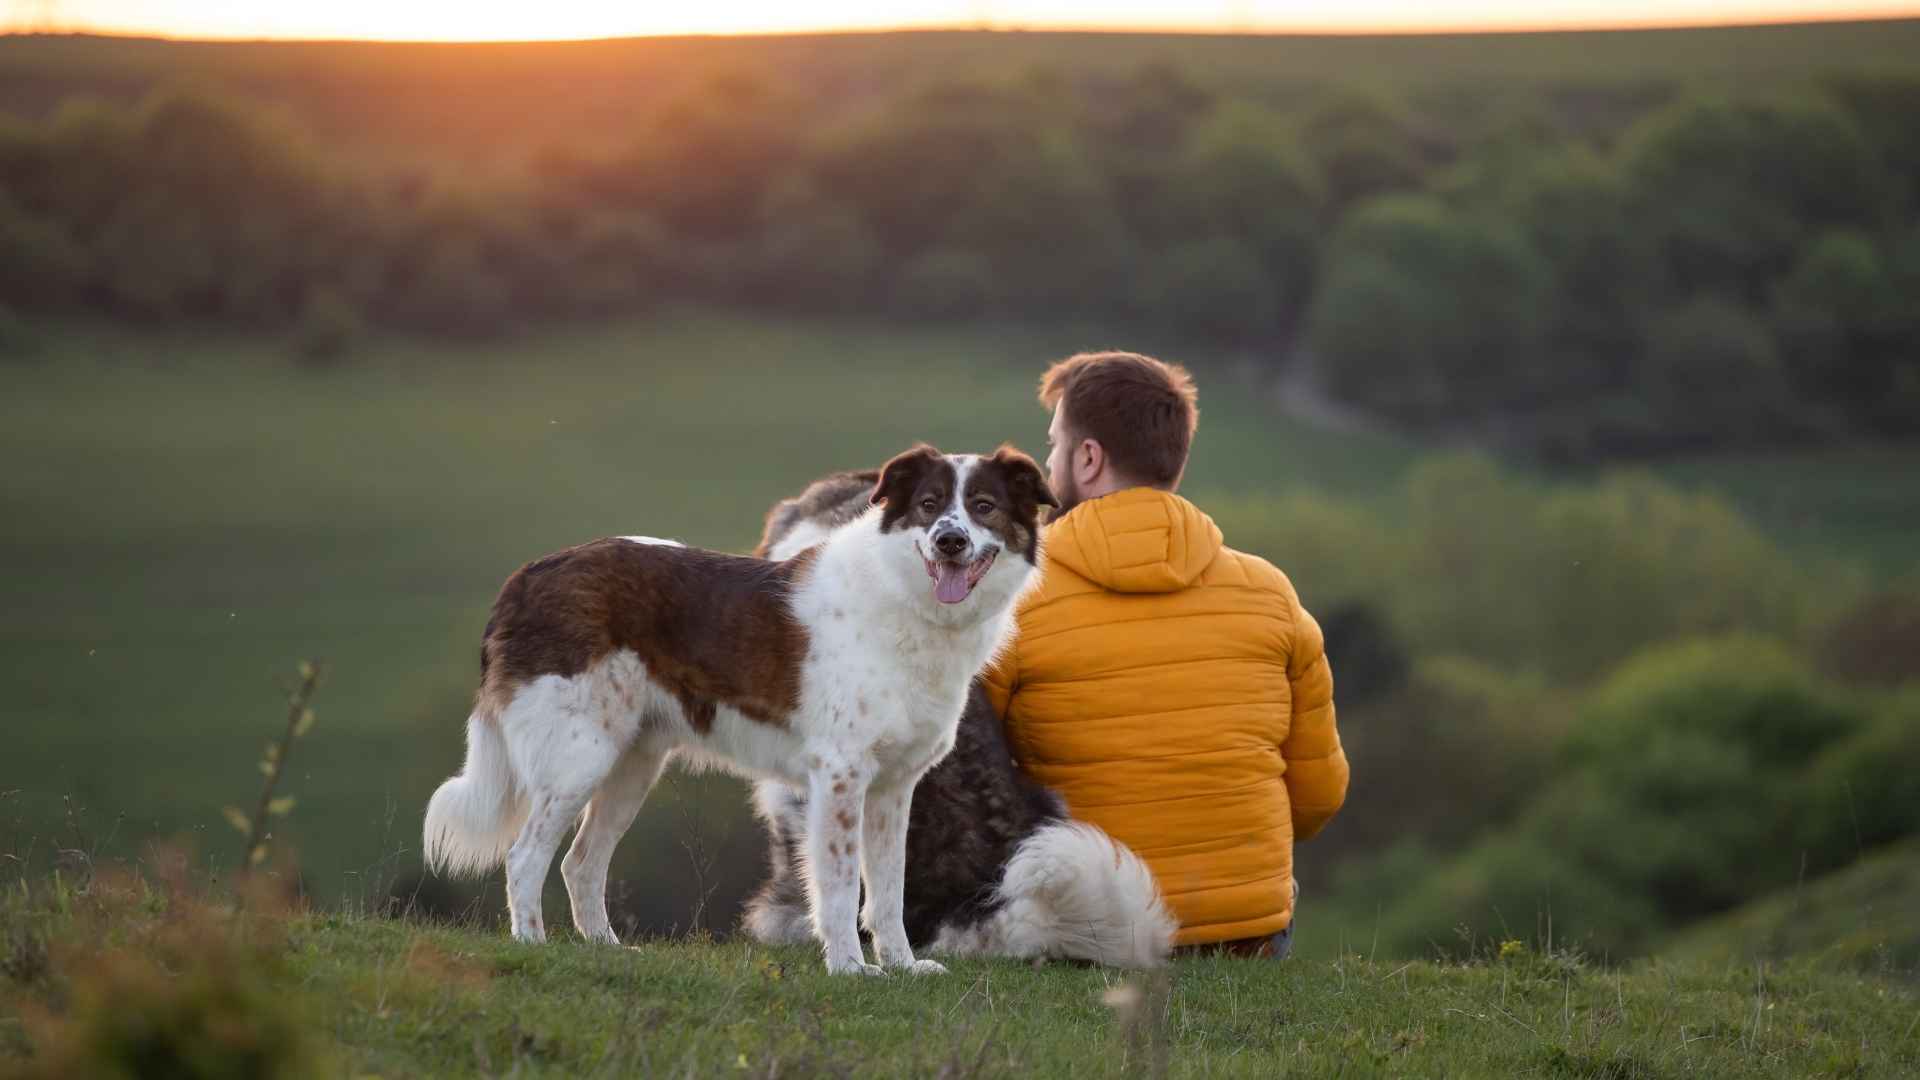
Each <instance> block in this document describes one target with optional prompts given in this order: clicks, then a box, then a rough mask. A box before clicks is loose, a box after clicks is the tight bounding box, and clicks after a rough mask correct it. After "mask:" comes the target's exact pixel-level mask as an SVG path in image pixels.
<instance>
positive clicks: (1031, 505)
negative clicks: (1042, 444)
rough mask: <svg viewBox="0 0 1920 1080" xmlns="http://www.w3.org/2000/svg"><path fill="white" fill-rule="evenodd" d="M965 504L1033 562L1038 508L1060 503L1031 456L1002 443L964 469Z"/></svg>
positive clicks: (1037, 544)
mask: <svg viewBox="0 0 1920 1080" xmlns="http://www.w3.org/2000/svg"><path fill="white" fill-rule="evenodd" d="M964 505H965V506H966V510H967V516H968V517H971V518H972V519H973V520H975V521H977V522H979V523H980V526H981V527H982V528H984V529H987V530H989V531H991V532H993V533H994V534H995V535H997V536H999V537H1000V539H1001V540H1002V541H1004V542H1005V543H1006V545H1007V547H1008V548H1009V549H1010V550H1013V551H1017V552H1019V553H1020V554H1022V555H1024V556H1026V559H1027V561H1028V562H1034V561H1035V560H1036V559H1037V558H1038V557H1039V553H1040V508H1041V507H1042V506H1059V505H1060V503H1059V501H1058V500H1057V499H1055V498H1054V497H1053V491H1052V489H1050V488H1049V487H1047V480H1046V477H1045V476H1043V475H1042V474H1041V472H1040V466H1039V465H1038V464H1036V463H1035V462H1034V460H1033V459H1032V458H1030V457H1028V456H1027V455H1025V454H1023V453H1021V452H1020V451H1018V450H1016V449H1014V448H1013V447H1012V446H1002V447H1001V448H1000V449H999V450H997V451H995V452H994V455H993V456H992V457H987V458H981V459H980V464H978V465H976V466H974V467H973V469H972V470H970V471H969V472H968V473H967V490H966V499H965V500H964Z"/></svg>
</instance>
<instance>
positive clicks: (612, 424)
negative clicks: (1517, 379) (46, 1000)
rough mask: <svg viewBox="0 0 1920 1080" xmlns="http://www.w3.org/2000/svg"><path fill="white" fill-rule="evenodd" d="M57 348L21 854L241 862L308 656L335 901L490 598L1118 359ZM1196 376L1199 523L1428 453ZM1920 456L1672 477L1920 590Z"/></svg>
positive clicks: (318, 885) (743, 347)
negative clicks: (1339, 428) (631, 537)
mask: <svg viewBox="0 0 1920 1080" xmlns="http://www.w3.org/2000/svg"><path fill="white" fill-rule="evenodd" d="M50 337H51V338H52V340H53V342H54V343H53V344H52V345H51V346H50V348H49V350H48V352H47V353H46V354H45V355H43V356H42V357H41V359H40V361H39V362H36V363H35V364H33V365H30V366H13V367H8V368H5V369H0V382H3V383H4V387H5V392H4V393H3V394H0V453H4V456H5V460H6V461H7V462H8V467H7V468H6V470H5V471H4V473H0V508H3V512H0V517H4V519H5V520H6V522H7V527H6V529H5V530H4V531H3V532H0V558H4V561H5V565H6V566H7V567H8V570H9V573H8V574H7V575H6V579H5V581H4V584H0V607H3V609H4V611H5V618H4V621H0V687H4V694H5V697H4V700H5V701H6V702H7V705H6V718H5V726H6V730H7V731H8V732H9V739H8V745H7V747H6V749H5V751H4V753H3V754H0V792H4V793H5V794H4V796H0V830H10V831H11V837H10V838H9V839H10V840H11V843H10V845H8V846H6V847H0V850H6V851H11V852H13V853H22V852H27V853H32V852H38V853H39V854H38V855H36V856H33V857H34V858H35V859H38V860H40V861H41V862H42V863H43V864H44V861H45V860H46V859H47V857H48V855H49V854H50V848H51V846H52V845H56V844H57V845H59V846H61V847H66V848H79V849H86V848H90V847H93V846H96V845H97V846H98V847H99V848H100V850H101V851H102V852H104V853H112V852H121V853H125V852H128V851H130V850H133V849H135V848H136V846H137V845H140V844H144V843H145V842H147V840H148V839H149V838H151V837H154V836H164V835H170V834H177V833H186V834H189V835H195V836H198V837H199V840H200V845H201V847H202V848H203V849H204V850H205V851H207V852H209V853H211V854H213V855H216V856H225V855H228V854H230V853H231V852H232V851H233V850H234V849H235V848H237V847H238V843H237V840H236V838H234V837H233V836H232V835H231V834H230V833H229V832H228V831H227V828H226V826H225V825H224V824H223V823H222V822H221V820H220V807H222V806H223V805H226V804H229V803H234V804H242V803H245V802H247V801H248V800H249V799H250V798H251V797H252V794H253V793H254V792H255V790H256V785H257V781H258V777H257V775H256V774H255V771H254V761H255V759H256V757H257V753H258V749H259V745H260V743H261V742H262V741H264V739H265V738H266V737H267V735H268V734H269V733H270V732H272V731H273V730H274V728H275V725H277V723H278V722H279V715H280V709H281V705H280V701H279V696H278V695H279V691H278V690H277V688H276V685H275V680H276V678H277V677H279V676H280V675H282V674H284V673H290V672H291V669H292V666H293V664H294V662H295V661H296V660H297V659H299V658H302V657H310V658H313V659H316V660H321V661H325V662H326V663H327V664H329V665H330V667H331V672H332V675H331V679H330V681H329V683H328V684H327V685H326V686H325V687H324V688H323V690H322V691H321V694H320V697H319V701H318V712H319V716H320V723H319V726H318V727H317V728H316V730H315V732H314V734H313V735H312V736H311V737H310V738H309V739H307V740H306V741H305V742H303V743H301V744H300V745H299V747H298V748H297V750H296V751H295V756H294V758H293V760H292V765H291V771H290V778H289V780H288V784H287V790H288V791H289V792H291V793H292V794H294V795H295V796H296V797H298V799H299V805H298V807H297V808H296V810H295V811H294V812H293V814H292V815H291V816H290V817H289V818H288V819H286V825H285V828H284V832H283V835H282V837H281V839H282V841H283V842H284V843H286V844H287V845H288V846H290V847H291V848H293V849H294V850H296V851H297V852H298V853H299V855H300V859H301V863H302V867H303V871H304V873H305V875H306V886H307V888H309V889H310V890H311V891H312V892H313V893H314V894H315V895H317V896H319V897H321V898H323V899H337V898H341V897H345V898H349V899H353V898H363V899H378V896H379V895H381V890H383V889H385V888H386V887H387V885H388V884H389V883H390V880H391V879H392V878H394V877H396V876H404V875H406V874H408V873H411V872H412V871H413V870H414V869H415V868H416V867H417V860H416V859H415V857H414V856H413V855H411V854H410V852H411V851H412V850H413V848H414V847H415V840H414V837H415V830H416V829H417V828H418V821H419V818H418V815H419V812H420V809H421V807H422V806H423V805H424V802H425V799H426V797H427V795H428V794H429V793H430V792H431V790H432V787H433V785H434V784H435V783H437V782H438V781H439V780H440V779H441V778H443V777H444V776H445V775H447V774H448V773H450V772H452V771H453V770H454V769H455V768H456V767H457V765H458V762H459V760H460V754H461V737H462V736H461V732H462V720H463V718H464V714H465V707H466V701H467V697H468V695H469V694H470V693H471V689H472V682H473V678H474V676H475V670H476V661H475V649H476V646H477V642H478V639H479V634H480V628H481V626H482V624H483V622H484V620H485V614H486V609H487V606H488V604H489V602H490V601H491V599H492V596H493V592H494V590H495V589H496V588H497V587H498V585H499V583H500V581H501V580H502V579H503V578H504V577H505V576H506V574H508V573H509V572H510V571H511V570H512V569H513V568H514V567H516V566H517V565H519V564H520V563H521V562H523V561H525V560H526V559H529V558H531V557H534V556H536V555H538V554H541V553H544V552H546V551H549V550H552V549H554V548H557V547H560V546H563V545H566V544H571V543H575V542H578V541H581V540H585V539H589V538H592V537H597V536H602V535H610V534H624V533H649V534H654V535H666V536H673V537H678V538H681V539H684V540H686V541H688V542H691V543H695V544H701V545H707V546H713V547H718V548H725V549H733V550H742V549H745V548H747V547H749V546H751V544H752V543H753V542H754V540H755V539H756V537H757V533H758V525H759V518H760V515H761V513H763V512H764V509H765V507H766V506H767V505H768V504H769V503H770V502H771V501H772V500H774V499H775V498H777V497H779V496H781V495H783V494H786V493H789V492H791V491H793V490H795V489H796V488H798V487H799V486H800V485H802V484H803V483H805V482H806V481H807V480H808V479H810V478H812V477H813V476H816V475H818V474H820V473H822V472H824V471H827V470H830V469H836V468H842V467H848V466H857V465H865V464H871V463H875V462H877V461H879V460H881V459H882V458H884V457H885V456H886V455H888V454H890V453H893V452H895V451H897V450H899V449H901V448H903V447H905V446H906V445H908V444H909V443H911V442H912V441H914V440H916V439H927V440H929V441H932V442H935V443H936V444H939V445H942V446H947V447H954V448H988V447H991V446H993V445H996V444H998V443H999V442H1001V441H1002V440H1012V441H1014V442H1016V443H1018V444H1021V445H1023V446H1025V447H1027V448H1029V449H1035V450H1037V449H1038V448H1039V447H1040V445H1041V444H1042V442H1043V440H1044V433H1045V424H1046V419H1047V418H1046V416H1045V415H1044V414H1043V413H1042V412H1041V411H1040V410H1039V408H1038V407H1037V406H1036V405H1035V404H1034V402H1033V397H1032V388H1033V385H1034V382H1035V379H1036V378H1037V376H1038V374H1039V372H1040V370H1041V369H1042V367H1043V366H1044V365H1045V364H1046V363H1047V362H1049V361H1051V360H1053V359H1056V358H1058V357H1060V356H1062V355H1065V354H1067V353H1069V352H1071V351H1073V350H1075V349H1079V348H1086V347H1099V346H1106V345H1111V344H1114V343H1113V342H1109V341H1107V340H1104V339H1102V338H1100V337H1098V336H1096V335H1094V334H1092V333H1091V332H1088V331H1086V330H1083V329H1076V328H1071V327H1068V328H1060V329H1006V328H1001V329H998V330H988V329H981V330H972V331H968V330H961V331H955V330H953V329H951V328H948V329H942V330H939V331H932V332H929V331H916V330H912V329H905V328H898V327H891V328H890V327H887V326H885V325H881V324H874V323H830V322H818V321H798V320H795V321H782V320H778V319H758V320H750V319H742V318H738V317H724V318H723V317H720V316H713V315H704V314H699V313H683V314H677V315H673V316H669V317H662V318H659V319H656V320H652V321H647V322H630V323H624V324H616V325H611V326H606V327H601V328H596V329H591V330H586V329H583V330H576V331H556V332H551V333H546V334H542V335H539V336H528V337H523V338H521V339H519V340H517V341H512V342H506V343H501V344H495V345H488V346H483V347H482V346H476V347H460V346H453V345H446V344H434V345H422V344H417V343H412V342H407V341H393V340H389V341H385V342H381V343H378V344H376V345H374V346H371V347H370V348H369V349H368V350H367V352H366V353H365V354H364V355H363V356H362V357H361V358H360V359H359V361H358V362H356V363H355V364H353V365H351V366H347V367H340V368H334V369H327V370H308V369H301V368H298V367H296V366H294V365H293V364H292V363H291V362H290V361H288V360H287V359H286V357H285V355H284V352H283V350H282V348H281V344H280V342H279V341H277V340H275V339H271V338H259V337H255V338H245V337H235V338H229V339H224V340H207V339H204V338H190V337H173V338H169V337H166V336H164V335H156V334H153V333H147V334H135V333H132V332H126V331H105V330H99V329H91V328H68V329H66V330H65V331H62V332H60V333H58V334H55V335H50ZM1179 358H1180V359H1183V360H1186V361H1188V362H1189V363H1190V364H1192V365H1193V366H1194V367H1195V368H1196V370H1197V371H1198V373H1199V376H1200V378H1201V382H1202V398H1201V403H1202V409H1203V414H1204V420H1203V425H1202V434H1201V437H1200V440H1199V442H1198V444H1197V446H1196V450H1195V456H1194V460H1193V465H1192V468H1191V470H1190V472H1189V481H1188V489H1189V490H1190V491H1192V492H1195V493H1198V494H1199V495H1200V497H1201V501H1202V502H1203V503H1204V502H1205V501H1206V495H1207V493H1220V494H1226V493H1245V494H1270V495H1278V494H1284V493H1286V492H1288V491H1290V490H1295V489H1299V488H1305V487H1311V488H1316V489H1319V490H1320V491H1322V492H1325V493H1328V494H1333V495H1338V496H1341V497H1345V498H1357V499H1367V498H1370V497H1372V496H1373V495H1375V494H1377V493H1381V492H1384V491H1385V490H1386V489H1387V488H1388V487H1389V486H1390V485H1392V484H1393V483H1394V482H1395V481H1396V479H1397V478H1399V477H1400V476H1401V475H1402V474H1403V473H1404V472H1405V471H1406V470H1407V468H1408V467H1409V466H1410V465H1412V464H1413V463H1414V462H1415V461H1416V460H1417V458H1418V457H1419V449H1418V448H1417V447H1415V446H1412V445H1410V444H1407V443H1404V442H1401V441H1398V440H1395V439H1392V438H1388V437H1383V436H1372V435H1362V434H1353V433H1340V434H1336V433H1333V432H1330V431H1327V430H1323V429H1319V428H1316V427H1314V426H1312V425H1310V424H1306V423H1303V422H1300V421H1297V420H1292V419H1288V418H1286V417H1284V416H1282V415H1281V414H1280V413H1278V412H1277V411H1275V410H1274V409H1273V408H1271V407H1270V405H1269V403H1268V401H1267V395H1266V394H1265V393H1264V392H1263V391H1260V390H1258V389H1257V388H1256V387H1255V384H1253V383H1251V382H1243V381H1241V378H1240V376H1239V375H1238V374H1236V365H1235V364H1234V362H1233V361H1232V360H1231V358H1226V357H1210V356H1206V355H1182V356H1181V357H1179ZM1859 455H1867V456H1866V457H1865V458H1864V459H1863V458H1862V457H1860V456H1859ZM1916 458H1920V452H1916V451H1914V450H1912V449H1908V450H1903V451H1860V452H1857V454H1851V455H1850V454H1849V453H1842V452H1838V451H1834V452H1823V454H1822V455H1820V456H1817V457H1809V458H1806V459H1805V461H1804V463H1802V464H1801V465H1797V466H1796V472H1795V473H1794V476H1795V482H1794V483H1792V484H1791V485H1784V486H1774V485H1769V484H1766V483H1764V482H1760V481H1758V480H1755V479H1753V478H1752V473H1751V472H1750V469H1751V465H1750V464H1749V463H1747V462H1721V463H1706V464H1697V463H1681V464H1679V465H1676V466H1674V473H1675V475H1679V476H1683V477H1685V478H1687V479H1688V481H1689V482H1692V483H1698V484H1702V485H1710V486H1720V487H1724V488H1725V489H1726V490H1727V491H1728V492H1729V493H1730V494H1731V495H1732V496H1733V497H1734V498H1736V499H1738V500H1742V501H1743V502H1747V503H1753V504H1755V505H1760V504H1764V505H1765V506H1766V507H1770V508H1771V509H1770V510H1769V513H1770V514H1772V515H1774V517H1775V518H1777V520H1778V521H1779V522H1780V527H1781V529H1782V530H1783V531H1782V532H1781V534H1780V535H1781V536H1782V537H1783V538H1784V539H1785V540H1786V541H1787V542H1788V543H1789V544H1790V545H1792V544H1804V545H1807V548H1806V549H1807V550H1809V551H1814V550H1818V551H1820V552H1821V553H1823V554H1824V555H1834V554H1843V555H1844V554H1852V555H1858V556H1869V555H1872V554H1874V553H1875V552H1878V553H1879V558H1880V562H1881V565H1882V566H1883V568H1884V569H1886V570H1888V571H1893V570H1897V569H1899V568H1900V567H1902V566H1905V567H1911V566H1912V565H1913V553H1912V551H1911V550H1907V551H1905V553H1904V555H1902V554H1901V551H1900V543H1899V539H1900V538H1901V537H1910V536H1911V535H1913V530H1914V529H1916V528H1920V499H1915V498H1914V496H1913V493H1912V490H1911V483H1910V482H1908V481H1904V480H1903V478H1902V475H1901V467H1902V465H1903V464H1905V465H1910V464H1911V463H1913V462H1915V460H1916ZM1861 460H1871V461H1874V462H1879V463H1880V464H1878V465H1877V466H1875V467H1874V469H1872V470H1865V471H1863V470H1861V469H1859V467H1858V462H1859V461H1861ZM1770 471H1771V472H1772V474H1774V475H1779V474H1780V472H1781V470H1780V469H1779V468H1772V469H1770ZM1905 475H1909V476H1910V475H1912V473H1911V472H1908V473H1906V474H1905ZM1888 485H1894V487H1892V488H1891V489H1890V488H1889V487H1888ZM1803 526H1804V527H1803ZM1845 545H1851V550H1848V549H1847V548H1846V547H1845ZM1279 558H1280V561H1281V562H1282V563H1283V564H1284V562H1285V558H1284V553H1280V555H1279ZM1301 588H1302V592H1303V594H1304V595H1305V596H1306V597H1307V599H1308V601H1309V603H1312V602H1313V596H1314V592H1313V590H1314V583H1313V582H1312V581H1303V582H1302V583H1301ZM702 784H704V785H705V786H704V787H703V786H701V785H702ZM69 796H70V797H71V798H72V800H73V803H74V805H75V807H77V808H78V809H77V812H76V813H75V815H74V825H76V826H77V828H75V827H71V826H70V825H69V824H68V822H67V819H68V808H67V806H66V805H65V803H64V802H63V800H64V799H65V798H66V797H69ZM682 796H684V797H682ZM743 804H744V800H742V799H740V798H739V797H738V794H737V789H736V788H735V787H734V786H733V784H732V783H731V781H724V780H714V781H703V782H700V784H694V783H691V782H686V783H683V784H681V785H678V786H676V787H675V788H672V789H669V790H668V792H667V793H666V798H664V799H663V800H662V806H661V807H660V808H657V809H655V810H653V815H655V816H653V821H654V823H655V824H657V825H661V826H662V827H661V828H658V829H655V830H652V831H647V830H645V829H643V830H640V831H636V833H635V834H634V836H633V838H632V839H630V841H629V843H628V845H627V847H626V848H625V849H623V853H622V861H621V866H622V867H623V868H624V872H625V873H626V875H627V876H629V877H630V878H634V879H636V880H645V878H644V876H643V875H644V874H646V873H647V871H648V869H649V868H657V867H658V866H660V865H662V864H663V861H668V860H670V861H671V864H672V865H674V866H684V865H686V863H687V860H688V859H689V858H690V857H693V858H698V857H700V855H699V853H689V852H688V851H687V850H685V849H684V848H683V843H682V842H683V840H684V839H685V838H686V836H687V835H688V833H689V825H690V824H691V825H693V826H696V827H697V828H696V830H695V831H699V832H702V833H703V835H704V836H705V837H706V840H705V842H706V843H708V844H709V845H711V849H710V850H708V851H706V852H705V855H706V856H710V857H711V861H712V867H713V868H716V869H714V870H713V872H714V873H715V874H716V879H715V880H714V881H713V882H711V884H712V885H713V886H714V888H715V889H716V891H715V893H714V904H715V907H714V911H715V912H727V909H728V905H729V904H730V903H731V902H732V898H733V897H735V896H737V893H738V890H740V889H742V888H745V887H746V886H747V885H749V884H750V883H751V881H752V879H753V877H754V876H755V875H756V874H758V872H759V868H760V856H759V854H758V851H759V838H758V834H757V830H755V829H754V828H753V827H752V826H751V825H750V824H749V823H748V822H746V820H745V817H744V813H743V810H744V805H743ZM646 821H647V819H646V818H643V825H644V824H645V822H646ZM669 822H671V823H672V826H673V827H671V828H668V827H665V826H666V824H667V823H669ZM396 852H402V853H401V854H397V855H396V854H395V853H396ZM617 873H619V871H617ZM675 903H676V904H678V901H677V900H676V901H675ZM633 909H634V910H637V911H640V912H642V913H643V915H644V917H646V918H648V919H651V920H654V921H655V922H656V923H658V924H660V925H669V924H672V923H673V922H674V921H675V920H683V919H684V918H685V913H684V912H683V911H681V910H679V909H678V908H674V909H662V908H660V907H658V906H655V907H649V906H648V904H647V903H646V902H645V901H644V898H642V899H641V900H638V901H635V902H634V903H633ZM728 914H730V912H728ZM725 917H727V916H726V915H721V916H719V917H718V918H716V919H715V920H714V921H715V922H716V925H717V924H718V921H719V919H723V918H725ZM682 925H684V922H682Z"/></svg>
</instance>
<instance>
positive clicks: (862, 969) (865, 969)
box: [827, 960, 887, 979]
mask: <svg viewBox="0 0 1920 1080" xmlns="http://www.w3.org/2000/svg"><path fill="white" fill-rule="evenodd" d="M827 974H829V975H877V976H879V977H881V978H883V979H884V978H886V975H887V969H885V968H883V967H881V966H880V965H879V964H869V963H867V962H866V961H864V960H851V961H848V962H847V963H844V964H828V965H827Z"/></svg>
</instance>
